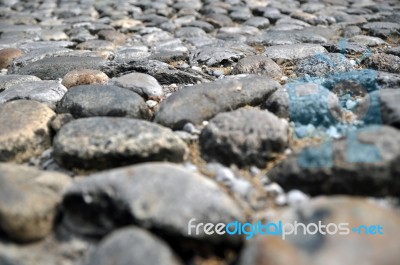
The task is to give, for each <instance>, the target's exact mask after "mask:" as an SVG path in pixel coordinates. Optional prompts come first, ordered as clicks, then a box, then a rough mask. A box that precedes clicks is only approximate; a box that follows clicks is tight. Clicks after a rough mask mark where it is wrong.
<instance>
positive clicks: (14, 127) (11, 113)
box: [0, 100, 55, 163]
mask: <svg viewBox="0 0 400 265" xmlns="http://www.w3.org/2000/svg"><path fill="white" fill-rule="evenodd" d="M54 117H55V113H54V112H53V111H52V110H51V109H50V108H49V107H47V106H46V105H44V104H42V103H39V102H36V101H29V100H16V101H11V102H8V103H6V104H3V105H0V161H14V162H17V163H19V162H24V161H26V160H28V159H29V158H30V157H32V156H35V155H39V154H40V153H42V152H43V151H44V150H46V149H47V148H48V147H49V146H50V144H51V132H50V128H49V125H50V122H51V120H52V119H53V118H54Z"/></svg>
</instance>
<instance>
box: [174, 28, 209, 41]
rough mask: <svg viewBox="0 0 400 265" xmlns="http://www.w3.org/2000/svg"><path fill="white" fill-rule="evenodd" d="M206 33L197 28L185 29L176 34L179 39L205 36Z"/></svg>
mask: <svg viewBox="0 0 400 265" xmlns="http://www.w3.org/2000/svg"><path fill="white" fill-rule="evenodd" d="M205 35H206V32H205V31H204V30H202V29H201V28H195V27H184V28H181V29H179V30H177V31H176V32H175V36H176V37H178V38H191V37H201V36H205Z"/></svg>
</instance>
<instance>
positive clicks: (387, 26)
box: [362, 22, 400, 38]
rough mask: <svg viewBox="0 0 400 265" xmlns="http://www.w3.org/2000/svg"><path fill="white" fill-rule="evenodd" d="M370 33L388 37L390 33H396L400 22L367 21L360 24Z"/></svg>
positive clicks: (399, 27)
mask: <svg viewBox="0 0 400 265" xmlns="http://www.w3.org/2000/svg"><path fill="white" fill-rule="evenodd" d="M362 28H363V29H365V30H367V31H368V32H369V33H370V35H372V36H376V37H382V38H388V37H390V36H391V35H398V31H399V30H400V24H399V23H394V22H369V23H366V24H364V25H363V26H362Z"/></svg>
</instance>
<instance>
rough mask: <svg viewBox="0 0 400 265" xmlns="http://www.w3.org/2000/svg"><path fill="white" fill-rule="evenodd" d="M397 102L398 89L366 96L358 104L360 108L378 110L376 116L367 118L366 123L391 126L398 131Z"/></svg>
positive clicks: (398, 106) (399, 122)
mask: <svg viewBox="0 0 400 265" xmlns="http://www.w3.org/2000/svg"><path fill="white" fill-rule="evenodd" d="M376 99H378V100H376ZM399 100H400V90H398V89H383V90H379V91H374V92H372V93H371V94H369V95H366V96H365V97H364V98H363V100H362V101H361V102H360V105H361V106H362V108H363V109H366V110H368V109H371V110H378V113H377V115H376V116H370V117H368V119H367V120H366V122H368V123H373V124H386V125H391V126H393V127H396V128H399V129H400V105H399V104H398V102H399Z"/></svg>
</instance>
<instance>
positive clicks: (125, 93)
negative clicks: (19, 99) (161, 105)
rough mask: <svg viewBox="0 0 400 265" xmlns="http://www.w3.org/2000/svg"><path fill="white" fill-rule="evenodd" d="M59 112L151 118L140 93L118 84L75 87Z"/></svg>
mask: <svg viewBox="0 0 400 265" xmlns="http://www.w3.org/2000/svg"><path fill="white" fill-rule="evenodd" d="M0 98H1V94H0ZM57 112H58V113H70V114H72V116H73V117H74V118H83V117H94V116H111V117H129V118H138V119H149V118H150V112H149V109H148V107H147V105H146V103H145V101H144V100H143V99H142V98H141V97H140V96H139V95H138V94H136V93H134V92H132V91H129V90H127V89H124V88H120V87H117V86H106V85H84V86H76V87H73V88H72V89H70V90H69V91H68V92H67V93H66V94H65V96H64V97H63V98H62V100H61V101H60V103H59V104H58V106H57Z"/></svg>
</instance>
